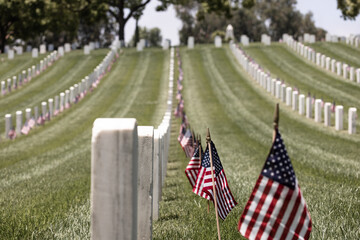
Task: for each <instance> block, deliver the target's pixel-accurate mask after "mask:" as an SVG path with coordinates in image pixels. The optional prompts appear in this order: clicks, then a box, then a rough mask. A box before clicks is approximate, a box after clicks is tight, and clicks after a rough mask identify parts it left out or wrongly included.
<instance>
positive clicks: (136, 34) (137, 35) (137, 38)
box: [134, 18, 140, 47]
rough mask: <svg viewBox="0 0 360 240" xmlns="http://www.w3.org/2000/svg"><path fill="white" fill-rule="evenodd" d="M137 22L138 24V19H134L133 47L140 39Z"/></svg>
mask: <svg viewBox="0 0 360 240" xmlns="http://www.w3.org/2000/svg"><path fill="white" fill-rule="evenodd" d="M138 22H139V19H137V18H136V22H135V40H134V47H136V44H137V43H138V42H139V38H140V36H139V26H138Z"/></svg>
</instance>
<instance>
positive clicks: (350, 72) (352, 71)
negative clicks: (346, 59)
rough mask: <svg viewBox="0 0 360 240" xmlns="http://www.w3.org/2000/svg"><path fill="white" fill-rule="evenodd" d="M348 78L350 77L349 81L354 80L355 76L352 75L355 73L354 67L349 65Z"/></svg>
mask: <svg viewBox="0 0 360 240" xmlns="http://www.w3.org/2000/svg"><path fill="white" fill-rule="evenodd" d="M349 75H350V76H349V78H350V81H352V82H353V81H354V80H355V78H354V75H355V69H354V67H350V71H349Z"/></svg>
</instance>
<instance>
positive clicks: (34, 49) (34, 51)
mask: <svg viewBox="0 0 360 240" xmlns="http://www.w3.org/2000/svg"><path fill="white" fill-rule="evenodd" d="M31 56H32V57H33V58H37V57H39V50H38V49H37V48H33V49H32V51H31Z"/></svg>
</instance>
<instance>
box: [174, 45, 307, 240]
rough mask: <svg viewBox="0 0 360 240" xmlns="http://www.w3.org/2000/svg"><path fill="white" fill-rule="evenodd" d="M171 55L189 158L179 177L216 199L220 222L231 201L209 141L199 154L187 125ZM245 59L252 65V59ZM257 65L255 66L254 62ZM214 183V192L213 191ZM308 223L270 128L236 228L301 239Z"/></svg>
mask: <svg viewBox="0 0 360 240" xmlns="http://www.w3.org/2000/svg"><path fill="white" fill-rule="evenodd" d="M240 50H241V49H240ZM241 51H242V50H241ZM244 54H245V53H244ZM177 56H178V63H179V73H180V75H179V79H178V86H177V90H178V93H177V96H176V97H177V99H178V105H177V107H176V109H175V111H174V115H175V116H176V117H181V118H182V123H181V125H180V131H179V136H178V141H179V143H180V145H181V147H182V149H183V150H184V152H185V154H186V156H187V157H188V158H190V161H189V163H188V165H187V167H186V169H185V175H186V177H187V178H188V180H189V183H190V185H191V188H192V191H193V192H194V193H195V194H197V195H199V196H200V197H202V198H205V199H207V200H210V201H213V202H214V204H215V199H216V204H217V207H218V215H219V216H220V218H221V219H223V220H225V219H226V217H227V216H228V214H229V213H230V211H231V210H232V209H233V208H234V207H235V206H236V205H237V202H236V200H235V198H234V196H233V195H232V193H231V191H230V188H229V184H228V181H227V178H226V175H225V171H224V168H223V166H222V163H221V161H220V157H219V155H218V152H217V149H216V147H215V144H214V143H213V142H212V141H210V143H208V145H207V147H206V150H205V152H203V149H202V147H201V143H200V142H199V141H196V138H195V134H194V132H193V131H191V130H190V128H189V124H188V121H187V118H186V114H185V111H184V100H183V98H182V94H181V91H182V81H183V72H182V69H181V60H180V56H179V52H177ZM248 58H249V59H251V58H250V57H248ZM251 61H252V62H253V63H255V62H254V61H253V60H252V59H251ZM259 68H260V69H261V67H260V66H259ZM191 153H192V155H190V154H191ZM211 163H212V164H211ZM211 166H212V168H211ZM214 185H215V192H216V194H214ZM311 227H312V223H311V218H310V214H309V212H308V210H307V207H306V203H305V200H304V198H303V197H302V194H301V191H300V187H299V185H298V182H297V180H296V176H295V172H294V169H293V167H292V164H291V162H290V158H289V156H288V154H287V151H286V148H285V145H284V143H283V140H282V138H281V135H280V133H279V131H278V129H276V135H275V140H274V143H273V145H272V147H271V150H270V153H269V155H268V157H267V159H266V161H265V165H264V167H263V169H262V171H261V174H260V176H259V178H258V180H257V182H256V184H255V187H254V189H253V192H252V194H251V196H250V198H249V200H248V202H247V204H246V206H245V209H244V210H243V213H242V215H241V217H240V220H239V223H238V231H239V232H240V233H241V234H242V235H243V236H244V237H245V238H247V239H250V240H255V239H306V240H307V239H309V237H310V232H311Z"/></svg>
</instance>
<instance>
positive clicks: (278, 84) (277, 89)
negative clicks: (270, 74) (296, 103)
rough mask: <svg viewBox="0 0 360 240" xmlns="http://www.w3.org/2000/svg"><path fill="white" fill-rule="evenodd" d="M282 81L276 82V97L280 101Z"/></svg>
mask: <svg viewBox="0 0 360 240" xmlns="http://www.w3.org/2000/svg"><path fill="white" fill-rule="evenodd" d="M280 94H281V81H277V82H276V87H275V97H276V98H278V99H280V97H281V95H280Z"/></svg>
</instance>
